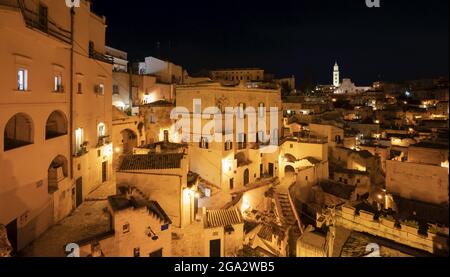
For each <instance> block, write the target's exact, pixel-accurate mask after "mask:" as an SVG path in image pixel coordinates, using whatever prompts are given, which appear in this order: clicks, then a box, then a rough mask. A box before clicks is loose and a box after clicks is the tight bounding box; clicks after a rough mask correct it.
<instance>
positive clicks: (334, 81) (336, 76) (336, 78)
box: [333, 62, 341, 87]
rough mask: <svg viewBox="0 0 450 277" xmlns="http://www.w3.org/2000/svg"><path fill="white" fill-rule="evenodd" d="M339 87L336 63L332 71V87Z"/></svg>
mask: <svg viewBox="0 0 450 277" xmlns="http://www.w3.org/2000/svg"><path fill="white" fill-rule="evenodd" d="M340 85H341V82H340V79H339V65H338V64H337V62H336V63H335V64H334V69H333V86H335V87H339V86H340Z"/></svg>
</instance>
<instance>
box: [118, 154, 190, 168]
mask: <svg viewBox="0 0 450 277" xmlns="http://www.w3.org/2000/svg"><path fill="white" fill-rule="evenodd" d="M183 157H184V154H183V153H163V154H156V153H150V154H145V155H127V156H124V157H123V158H122V162H121V164H120V167H119V171H133V170H153V169H176V168H181V160H182V159H183Z"/></svg>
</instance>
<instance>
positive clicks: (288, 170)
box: [284, 165, 295, 174]
mask: <svg viewBox="0 0 450 277" xmlns="http://www.w3.org/2000/svg"><path fill="white" fill-rule="evenodd" d="M284 173H286V174H289V173H295V168H294V167H293V166H292V165H287V166H286V167H285V168H284Z"/></svg>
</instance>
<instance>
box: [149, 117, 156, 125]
mask: <svg viewBox="0 0 450 277" xmlns="http://www.w3.org/2000/svg"><path fill="white" fill-rule="evenodd" d="M155 122H156V121H155V116H154V115H151V116H150V123H151V124H155Z"/></svg>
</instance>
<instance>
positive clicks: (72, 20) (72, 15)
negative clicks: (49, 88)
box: [69, 7, 75, 179]
mask: <svg viewBox="0 0 450 277" xmlns="http://www.w3.org/2000/svg"><path fill="white" fill-rule="evenodd" d="M74 31H75V8H74V7H72V8H70V44H71V47H70V108H69V109H70V120H69V125H70V126H69V130H70V134H69V154H70V179H73V176H74V170H73V164H74V157H73V155H74V151H73V141H74V139H73V135H74V130H73V128H74V124H73V122H74V118H73V117H74V95H73V92H74V89H73V84H74V80H73V79H74Z"/></svg>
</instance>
